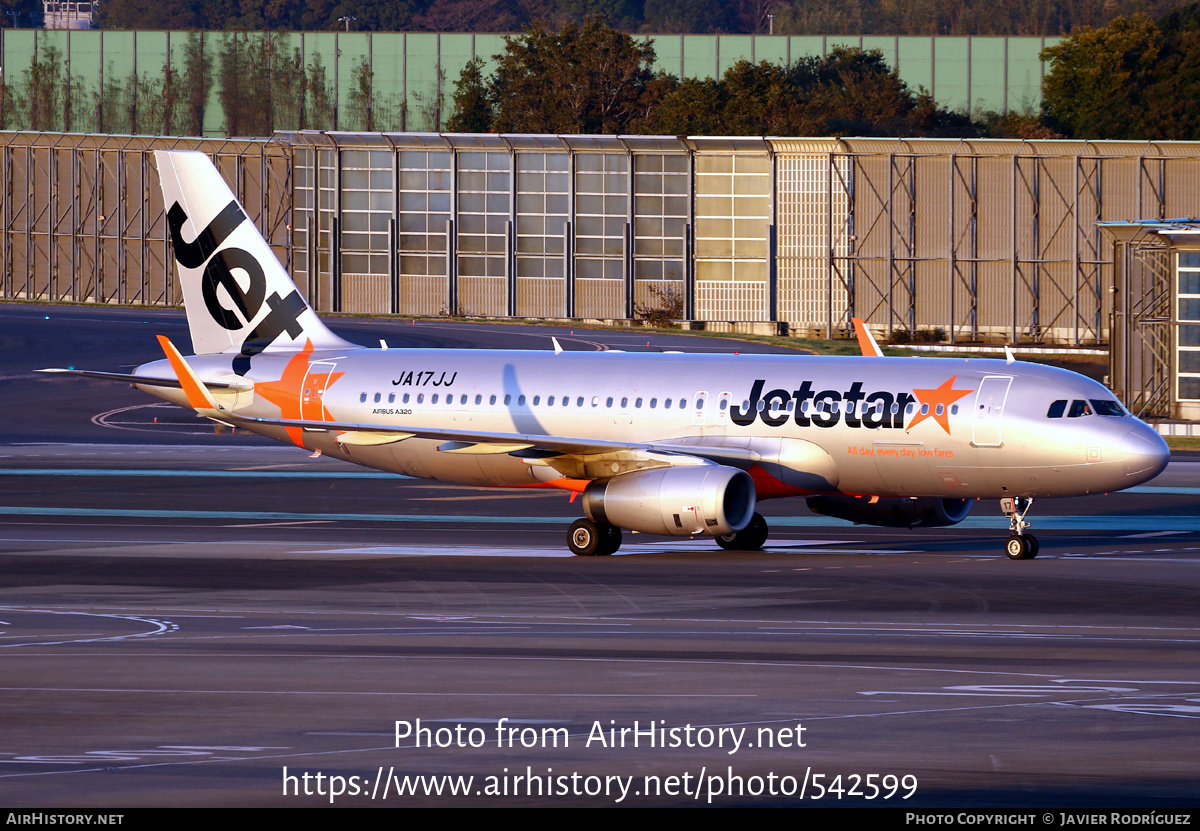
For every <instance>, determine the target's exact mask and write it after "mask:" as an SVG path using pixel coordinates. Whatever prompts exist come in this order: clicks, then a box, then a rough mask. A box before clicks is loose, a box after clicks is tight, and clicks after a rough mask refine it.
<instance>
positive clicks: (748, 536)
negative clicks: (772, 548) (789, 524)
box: [717, 513, 770, 551]
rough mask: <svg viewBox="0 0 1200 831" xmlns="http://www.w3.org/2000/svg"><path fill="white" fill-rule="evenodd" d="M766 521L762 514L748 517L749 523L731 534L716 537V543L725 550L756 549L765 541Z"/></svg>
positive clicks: (767, 529)
mask: <svg viewBox="0 0 1200 831" xmlns="http://www.w3.org/2000/svg"><path fill="white" fill-rule="evenodd" d="M769 530H770V529H769V528H767V521H766V520H765V519H763V518H762V514H757V513H756V514H755V515H754V516H753V517H751V518H750V524H749V525H747V526H746V527H745V528H743V529H742V530H741V531H737V532H736V533H733V534H725V535H724V536H719V537H717V545H719V546H721V547H722V548H724V549H725V550H726V551H757V550H758V549H760V548H762V547H763V543H764V542H766V541H767V533H768V532H769Z"/></svg>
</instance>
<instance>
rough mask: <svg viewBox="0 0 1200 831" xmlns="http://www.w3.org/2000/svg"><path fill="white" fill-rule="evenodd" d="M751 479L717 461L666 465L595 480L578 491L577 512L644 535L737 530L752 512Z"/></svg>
mask: <svg viewBox="0 0 1200 831" xmlns="http://www.w3.org/2000/svg"><path fill="white" fill-rule="evenodd" d="M755 500H756V497H755V492H754V480H753V479H751V478H750V474H748V473H746V472H745V471H744V470H738V469H737V468H732V467H724V466H722V465H698V466H696V467H666V468H657V469H655V470H646V471H639V472H637V473H626V474H623V475H621V476H616V477H614V478H612V479H608V480H597V481H594V482H592V483H591V484H589V485H588V486H587V489H586V490H585V491H584V492H583V512H584V513H585V514H587V516H588V518H589V519H590V520H592V521H593V522H607V523H609V524H611V525H616V526H618V527H620V528H627V529H629V530H631V531H641V532H642V533H644V534H666V535H669V536H674V537H690V536H692V535H693V534H713V535H724V534H733V533H736V532H738V531H741V530H742V529H743V528H745V527H746V526H747V525H749V524H750V519H751V518H752V517H753V516H754V503H755Z"/></svg>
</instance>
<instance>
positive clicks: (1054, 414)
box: [1046, 398, 1067, 418]
mask: <svg viewBox="0 0 1200 831" xmlns="http://www.w3.org/2000/svg"><path fill="white" fill-rule="evenodd" d="M1066 411H1067V399H1065V398H1060V399H1058V400H1057V401H1055V402H1054V403H1052V404H1051V405H1050V409H1049V410H1047V411H1046V418H1062V417H1063V413H1065V412H1066Z"/></svg>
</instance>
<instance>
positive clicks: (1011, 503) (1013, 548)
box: [1000, 496, 1038, 560]
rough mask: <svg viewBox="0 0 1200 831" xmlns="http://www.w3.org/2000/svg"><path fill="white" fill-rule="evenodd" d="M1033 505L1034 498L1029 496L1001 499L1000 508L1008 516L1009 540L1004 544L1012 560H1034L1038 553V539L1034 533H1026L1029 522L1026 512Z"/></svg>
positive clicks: (1006, 553)
mask: <svg viewBox="0 0 1200 831" xmlns="http://www.w3.org/2000/svg"><path fill="white" fill-rule="evenodd" d="M1032 507H1033V498H1032V497H1029V496H1011V497H1010V496H1006V497H1004V498H1003V499H1001V500H1000V510H1001V511H1003V512H1004V515H1005V516H1006V517H1008V522H1009V531H1010V532H1011V533H1010V534H1009V537H1008V541H1007V542H1005V544H1004V553H1005V555H1007V556H1008V559H1010V560H1032V559H1033V558H1034V557H1036V556H1037V554H1038V540H1037V537H1035V536H1034V535H1033V534H1026V533H1025V529H1026V528H1028V527H1029V523H1028V522H1026V521H1025V514H1027V513H1029V509H1030V508H1032Z"/></svg>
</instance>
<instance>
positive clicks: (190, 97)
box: [183, 32, 212, 136]
mask: <svg viewBox="0 0 1200 831" xmlns="http://www.w3.org/2000/svg"><path fill="white" fill-rule="evenodd" d="M183 88H184V89H185V90H186V93H185V99H184V104H183V108H184V115H183V121H184V124H183V128H184V134H185V135H189V136H201V135H204V110H205V108H206V107H207V106H208V94H209V92H210V91H211V90H212V60H211V59H210V58H209V57H208V50H207V49H206V48H205V43H204V35H203V34H201V33H200V32H192V33H191V34H190V35H188V41H187V46H185V47H184V49H183Z"/></svg>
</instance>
